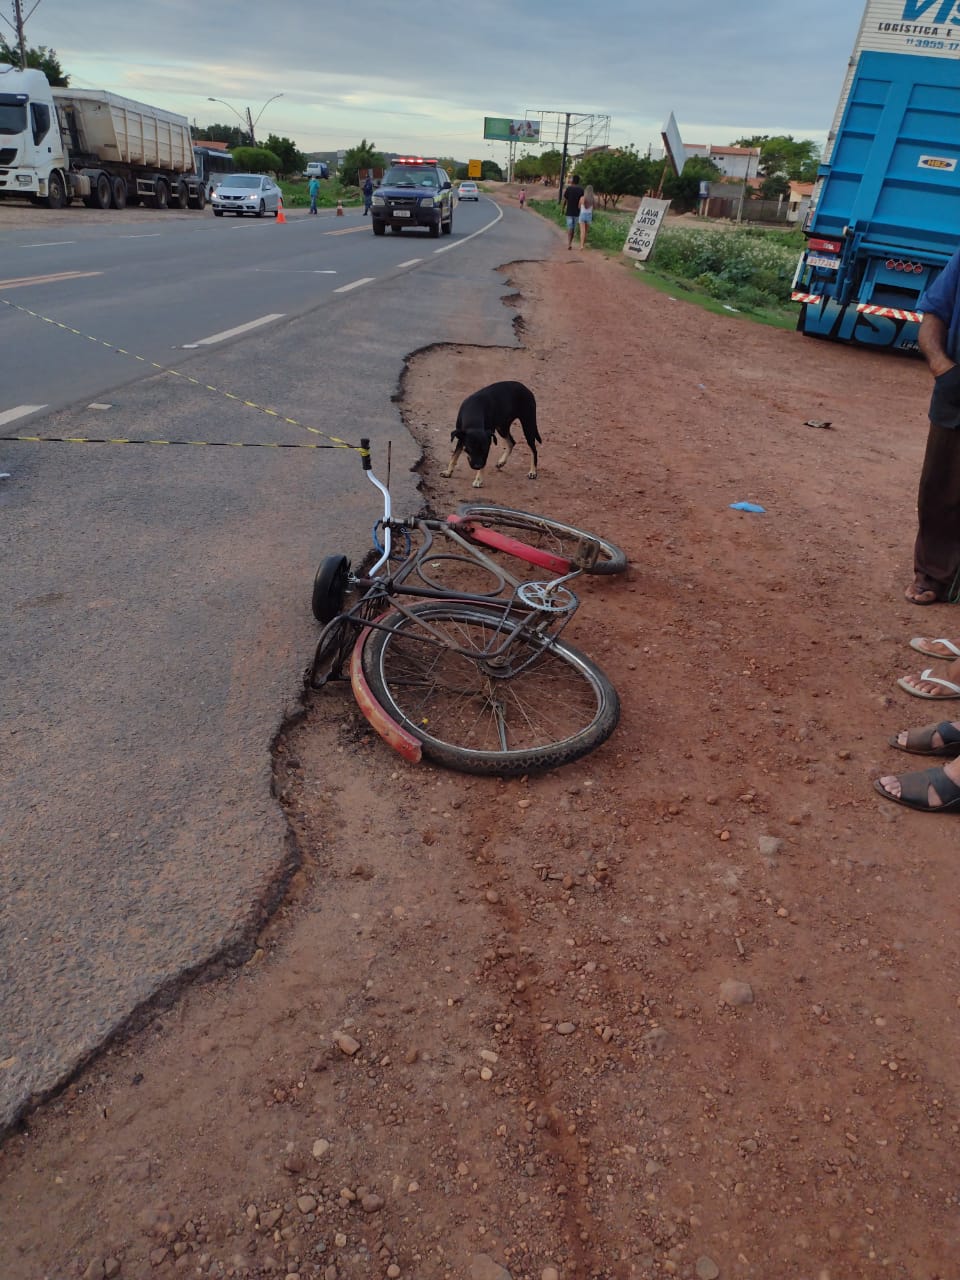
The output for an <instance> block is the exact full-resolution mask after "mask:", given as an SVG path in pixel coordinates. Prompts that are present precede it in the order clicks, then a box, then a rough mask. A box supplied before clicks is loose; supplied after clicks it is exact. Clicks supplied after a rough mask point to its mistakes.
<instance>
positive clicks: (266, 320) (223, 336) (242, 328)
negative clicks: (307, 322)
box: [183, 311, 286, 351]
mask: <svg viewBox="0 0 960 1280" xmlns="http://www.w3.org/2000/svg"><path fill="white" fill-rule="evenodd" d="M285 314H286V313H285V312H283V311H279V312H276V313H275V314H274V315H269V316H261V317H260V319H259V320H249V321H247V323H246V324H238V325H237V327H236V328H235V329H224V331H223V333H214V334H211V335H210V337H209V338H201V339H200V341H199V342H185V343H184V344H183V347H184V350H185V351H192V350H193V349H194V347H209V346H212V345H213V343H215V342H226V340H227V338H235V337H236V336H237V334H238V333H249V332H250V330H251V329H259V328H260V326H261V325H264V324H272V322H273V321H274V320H282V319H283V317H284V315H285Z"/></svg>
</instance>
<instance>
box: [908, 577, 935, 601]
mask: <svg viewBox="0 0 960 1280" xmlns="http://www.w3.org/2000/svg"><path fill="white" fill-rule="evenodd" d="M903 595H904V599H905V600H909V601H910V603H911V604H937V602H938V601H939V599H940V597H939V596H938V595H937V593H936V591H935V590H934V589H933V587H925V586H924V585H923V584H922V583H921V582H911V584H910V586H909V587H907V589H906V591H905V592H904V593H903Z"/></svg>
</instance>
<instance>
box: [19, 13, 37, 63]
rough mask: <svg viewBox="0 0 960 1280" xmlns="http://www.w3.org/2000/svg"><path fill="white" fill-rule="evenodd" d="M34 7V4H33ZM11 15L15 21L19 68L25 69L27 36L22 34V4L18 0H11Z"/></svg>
mask: <svg viewBox="0 0 960 1280" xmlns="http://www.w3.org/2000/svg"><path fill="white" fill-rule="evenodd" d="M34 7H36V6H34ZM13 16H14V18H15V19H16V23H17V41H18V43H19V45H20V70H21V71H26V69H27V38H26V36H25V35H24V34H23V6H22V5H21V3H20V0H13Z"/></svg>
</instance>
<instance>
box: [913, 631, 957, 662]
mask: <svg viewBox="0 0 960 1280" xmlns="http://www.w3.org/2000/svg"><path fill="white" fill-rule="evenodd" d="M927 644H942V645H943V647H944V649H947V650H949V652H948V653H931V652H930V650H929V649H925V648H924V645H927ZM910 648H911V649H916V651H917V653H922V654H923V656H924V657H925V658H945V659H949V658H960V645H956V644H954V643H953V641H952V640H947V639H946V638H945V637H943V636H941V637H940V639H939V640H931V639H929V637H927V636H914V637H913V639H912V640H911V641H910Z"/></svg>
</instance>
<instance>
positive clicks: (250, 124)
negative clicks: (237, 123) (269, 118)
mask: <svg viewBox="0 0 960 1280" xmlns="http://www.w3.org/2000/svg"><path fill="white" fill-rule="evenodd" d="M247 125H248V127H249V129H250V145H251V147H255V146H256V145H257V140H256V138H255V137H254V136H253V116H252V115H251V114H250V108H249V107H247Z"/></svg>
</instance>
